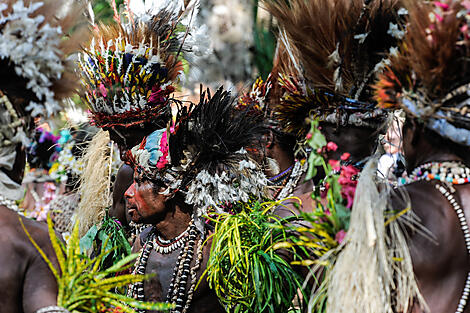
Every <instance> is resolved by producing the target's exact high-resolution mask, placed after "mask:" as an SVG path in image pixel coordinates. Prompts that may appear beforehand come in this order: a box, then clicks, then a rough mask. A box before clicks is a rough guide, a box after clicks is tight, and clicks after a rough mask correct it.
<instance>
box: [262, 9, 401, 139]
mask: <svg viewBox="0 0 470 313" xmlns="http://www.w3.org/2000/svg"><path fill="white" fill-rule="evenodd" d="M397 2H398V1H396V0H372V1H370V0H369V1H367V0H366V1H364V0H337V1H330V0H290V1H281V0H274V1H268V0H266V1H264V3H265V5H266V7H267V9H268V11H270V12H271V14H273V15H274V16H275V17H276V18H277V20H278V22H279V25H280V38H281V40H282V41H283V43H284V45H285V47H286V50H287V54H288V55H289V57H290V58H291V59H292V64H293V65H294V67H295V68H296V69H297V70H298V72H299V73H300V74H301V76H300V77H294V78H293V79H292V78H290V77H288V76H285V77H284V78H282V82H283V84H284V85H285V87H286V88H287V89H288V90H290V91H291V92H288V96H287V97H286V98H285V99H284V100H283V101H282V102H281V104H280V106H279V107H278V109H277V110H276V111H277V117H278V118H279V120H280V121H281V123H282V124H283V125H284V127H285V130H286V131H288V132H294V133H298V132H301V131H302V126H303V124H304V122H303V120H305V118H306V117H308V115H309V113H310V114H312V115H316V116H317V117H318V118H320V119H321V120H323V121H326V122H332V123H337V124H341V125H355V126H368V127H371V126H372V125H376V124H379V123H381V122H382V121H383V119H380V117H381V116H383V112H380V111H375V112H373V111H374V110H375V107H374V104H373V103H371V102H373V101H372V100H373V97H372V92H371V89H370V87H369V84H370V83H372V82H373V80H374V78H375V75H376V74H377V73H379V72H380V71H382V70H383V68H384V67H385V65H386V64H388V62H389V61H388V59H387V57H386V55H387V53H388V52H389V50H390V49H392V48H393V47H394V46H395V45H396V44H397V40H399V39H400V38H401V36H402V35H403V30H402V29H401V26H399V24H400V23H399V20H400V17H399V12H398V11H399V6H398V4H397ZM400 13H401V12H400ZM285 74H289V73H285ZM306 113H307V114H306ZM299 118H301V119H303V120H302V121H301V123H298V121H299Z"/></svg>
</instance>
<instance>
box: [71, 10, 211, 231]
mask: <svg viewBox="0 0 470 313" xmlns="http://www.w3.org/2000/svg"><path fill="white" fill-rule="evenodd" d="M167 4H168V5H167V6H165V5H163V4H162V3H152V2H151V1H145V3H143V2H142V1H130V3H129V8H128V9H127V11H126V12H127V14H128V17H127V18H128V21H126V22H125V21H124V20H120V19H119V15H118V14H117V12H115V19H117V20H118V23H116V24H113V25H111V26H105V25H98V26H96V27H95V30H94V38H93V40H92V42H91V44H90V45H89V47H87V48H86V49H85V51H84V53H83V54H82V56H81V58H80V62H79V64H80V69H81V75H82V81H83V86H84V89H85V94H84V96H83V98H84V101H85V102H86V103H87V105H88V107H89V109H90V112H91V118H92V124H94V125H95V126H97V127H99V128H102V129H103V130H105V131H107V132H109V136H110V139H111V140H112V141H114V142H115V143H117V145H118V146H119V150H120V154H121V159H122V161H126V160H125V154H126V151H127V150H129V149H130V148H132V147H133V146H134V145H136V144H137V143H139V142H140V141H141V140H142V138H143V137H144V136H146V135H148V134H150V133H151V132H152V131H154V130H156V129H160V128H162V127H164V126H165V125H166V124H167V122H168V121H169V120H170V118H171V106H172V105H174V103H175V101H176V100H175V99H173V93H174V92H175V90H176V88H177V87H178V83H179V79H180V76H181V75H182V74H183V71H184V64H186V60H185V59H183V58H186V57H187V53H188V52H191V51H194V50H198V45H197V44H200V45H203V44H204V43H202V42H199V43H197V44H195V43H194V39H193V35H195V33H197V30H196V28H195V27H194V25H193V24H192V18H193V15H194V14H196V12H197V5H198V4H197V1H175V2H171V3H167ZM189 43H193V44H194V45H193V46H190V45H189ZM200 50H202V49H200ZM98 135H99V136H102V133H99V134H98ZM97 149H100V147H97ZM102 163H105V162H102ZM92 165H93V164H92ZM92 172H93V173H96V171H92ZM132 173H133V171H132V168H130V167H129V166H128V165H127V164H124V165H123V166H122V167H121V168H120V170H119V171H118V173H117V177H116V181H115V183H114V186H113V195H112V198H113V204H112V206H111V208H110V210H109V214H110V216H112V217H114V218H117V220H118V221H119V222H120V224H122V225H128V222H129V221H128V216H126V213H125V203H124V192H125V191H126V189H127V188H128V187H129V186H130V185H131V183H132ZM83 180H84V181H85V182H86V181H89V182H90V183H91V184H90V187H91V188H89V189H92V190H83V191H82V192H84V193H85V195H82V196H84V197H85V199H84V201H82V202H83V203H82V204H81V206H83V210H82V211H83V213H84V214H83V215H82V217H79V219H81V220H83V225H81V227H82V229H83V231H82V232H81V233H82V234H83V233H84V232H85V231H86V230H87V229H88V228H90V227H91V226H92V224H93V223H95V222H98V221H97V220H96V216H98V215H102V213H100V214H96V212H93V210H91V212H90V213H91V214H92V215H93V218H91V219H90V218H88V215H89V214H88V213H86V212H87V211H88V212H89V210H88V208H85V206H90V207H91V206H93V204H92V202H93V201H94V200H93V199H94V198H95V197H94V192H95V191H96V189H95V186H94V185H93V184H94V183H93V177H84V178H83ZM84 188H86V187H84ZM87 189H88V188H87ZM87 199H90V205H88V200H87ZM80 215H81V214H80V213H79V216H80ZM90 220H91V221H90Z"/></svg>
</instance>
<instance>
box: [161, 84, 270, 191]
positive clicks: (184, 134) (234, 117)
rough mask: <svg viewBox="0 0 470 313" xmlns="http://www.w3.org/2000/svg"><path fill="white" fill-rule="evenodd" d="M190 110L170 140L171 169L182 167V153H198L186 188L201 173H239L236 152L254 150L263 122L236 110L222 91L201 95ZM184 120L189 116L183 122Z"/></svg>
mask: <svg viewBox="0 0 470 313" xmlns="http://www.w3.org/2000/svg"><path fill="white" fill-rule="evenodd" d="M187 112H188V111H187V109H184V110H183V113H182V114H180V116H179V117H178V118H177V119H179V120H180V122H179V126H178V130H177V131H176V133H175V134H173V135H171V136H170V139H169V143H170V155H171V160H172V165H175V166H178V165H180V162H181V160H183V159H184V153H183V150H186V149H189V150H193V151H194V152H195V157H194V158H193V164H192V165H191V166H192V170H189V171H187V172H186V173H188V174H187V175H185V177H184V178H183V179H184V181H183V186H184V185H185V184H187V183H189V182H190V181H191V180H192V179H193V178H194V175H196V174H197V173H198V172H200V171H201V170H206V171H208V172H209V173H211V174H215V173H218V172H219V171H221V170H223V171H227V173H230V172H231V169H232V170H233V169H235V170H237V169H238V166H239V164H238V163H239V161H240V159H239V158H238V157H237V155H239V154H237V152H239V151H240V150H241V149H244V148H246V149H249V148H250V147H253V146H254V145H255V144H256V142H257V140H260V138H261V136H262V135H263V133H264V131H265V129H264V127H263V124H262V119H253V118H252V116H251V115H250V110H237V109H236V107H235V105H234V99H233V98H232V97H231V95H230V92H227V91H224V90H223V89H222V88H219V89H218V90H217V91H216V93H215V94H214V95H211V94H210V92H209V90H207V91H206V92H202V90H201V97H200V102H199V104H198V105H196V106H195V107H194V108H193V109H192V111H191V112H190V113H189V114H190V116H189V117H188V113H187ZM182 116H186V118H185V119H184V120H182Z"/></svg>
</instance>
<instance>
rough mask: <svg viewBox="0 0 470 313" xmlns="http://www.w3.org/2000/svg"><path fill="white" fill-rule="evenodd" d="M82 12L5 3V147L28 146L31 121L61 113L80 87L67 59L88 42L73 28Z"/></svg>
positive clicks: (0, 90)
mask: <svg viewBox="0 0 470 313" xmlns="http://www.w3.org/2000/svg"><path fill="white" fill-rule="evenodd" d="M80 11H81V10H77V8H76V6H75V5H69V6H68V7H64V6H63V5H59V4H57V3H56V2H54V1H49V0H46V1H35V0H33V1H22V0H19V1H16V0H6V1H2V3H0V72H1V73H2V75H0V76H1V77H0V104H1V105H0V122H1V126H0V141H1V142H0V147H5V146H10V145H13V144H17V143H20V142H21V143H23V144H25V145H26V144H27V134H26V133H27V132H28V130H29V125H28V124H29V123H28V119H29V118H30V117H36V116H39V115H41V116H50V115H52V114H54V113H56V112H58V111H59V110H60V109H61V104H60V101H61V99H62V98H64V97H66V96H68V95H70V94H71V93H72V92H73V91H75V89H76V87H77V86H78V78H77V77H76V75H75V70H74V69H73V67H74V63H73V62H72V61H70V60H69V59H68V57H69V56H70V54H71V53H73V52H75V51H78V50H79V43H80V42H81V40H83V39H84V38H83V36H82V35H83V32H80V31H78V30H77V29H74V27H75V26H77V25H78V20H77V17H80V15H81V14H80ZM77 12H78V13H77ZM72 30H73V33H72V32H71V31H72Z"/></svg>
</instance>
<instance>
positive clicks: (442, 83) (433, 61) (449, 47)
mask: <svg viewBox="0 0 470 313" xmlns="http://www.w3.org/2000/svg"><path fill="white" fill-rule="evenodd" d="M406 4H407V6H406V7H407V9H408V11H409V14H410V18H409V25H408V27H407V29H408V30H407V33H406V37H405V39H404V42H403V44H402V45H401V47H400V52H399V54H398V55H396V56H394V57H392V58H391V63H392V64H391V66H390V67H388V68H387V71H386V72H385V73H384V74H383V75H381V77H380V80H379V81H378V82H377V84H376V85H375V88H376V99H377V101H378V105H379V107H385V108H387V107H391V108H399V107H401V108H403V109H404V110H405V112H406V113H407V114H408V115H409V116H412V117H414V118H417V119H419V120H420V121H421V122H423V123H424V124H425V125H426V126H427V127H428V128H430V129H431V130H433V131H435V132H437V133H438V134H440V135H441V136H442V137H444V138H447V139H450V140H452V141H454V142H455V143H458V144H462V145H466V146H470V101H469V100H470V97H469V90H470V40H469V39H470V31H469V29H470V28H469V27H470V5H469V3H468V1H441V2H437V1H436V2H433V3H425V2H422V1H407V3H406ZM467 112H468V113H467Z"/></svg>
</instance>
